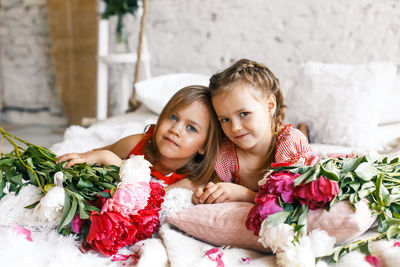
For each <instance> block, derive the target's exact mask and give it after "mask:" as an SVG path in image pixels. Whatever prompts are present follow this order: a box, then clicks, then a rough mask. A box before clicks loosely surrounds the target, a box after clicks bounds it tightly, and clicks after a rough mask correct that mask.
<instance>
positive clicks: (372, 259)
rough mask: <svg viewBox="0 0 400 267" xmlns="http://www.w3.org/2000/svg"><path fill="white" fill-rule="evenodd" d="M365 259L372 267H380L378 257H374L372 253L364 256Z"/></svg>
mask: <svg viewBox="0 0 400 267" xmlns="http://www.w3.org/2000/svg"><path fill="white" fill-rule="evenodd" d="M365 260H366V261H367V262H369V263H370V264H371V265H372V266H374V267H380V265H379V260H378V258H376V257H374V256H372V255H367V256H365Z"/></svg>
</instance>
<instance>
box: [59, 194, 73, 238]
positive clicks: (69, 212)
mask: <svg viewBox="0 0 400 267" xmlns="http://www.w3.org/2000/svg"><path fill="white" fill-rule="evenodd" d="M71 198H72V204H71ZM77 204H78V201H77V199H76V198H75V197H73V196H72V197H70V196H69V193H68V192H66V193H65V204H64V213H63V216H62V218H61V221H60V224H59V226H58V232H60V231H61V229H62V228H64V226H66V225H67V224H68V223H70V221H71V220H72V219H73V218H74V216H75V213H76V208H77Z"/></svg>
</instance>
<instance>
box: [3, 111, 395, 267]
mask: <svg viewBox="0 0 400 267" xmlns="http://www.w3.org/2000/svg"><path fill="white" fill-rule="evenodd" d="M156 119H157V116H156V115H155V114H150V115H149V111H148V110H147V109H146V108H144V107H143V108H141V109H139V110H138V111H137V112H135V113H132V114H128V115H122V116H120V117H116V118H112V119H109V120H106V121H103V122H99V123H96V124H95V125H93V126H91V127H90V128H87V129H85V128H83V127H80V126H72V127H70V128H68V129H67V131H66V132H65V136H64V141H63V142H61V143H58V144H56V145H54V146H52V147H50V149H51V150H52V151H54V152H55V153H56V154H58V155H60V154H63V153H67V152H83V151H87V150H90V149H93V148H96V147H101V146H104V145H108V144H110V143H113V142H115V141H116V140H118V139H120V138H122V137H124V136H127V135H130V134H134V133H139V132H143V130H144V128H145V126H146V125H148V124H151V123H155V122H156ZM315 147H317V148H318V150H320V151H323V150H324V146H323V145H322V146H318V145H316V146H315ZM325 149H327V147H325ZM334 149H335V147H331V146H329V150H333V151H335V150H334ZM336 152H343V150H342V149H341V150H340V151H336ZM383 154H385V155H389V156H391V157H394V156H400V138H397V139H395V140H393V141H392V142H391V143H388V144H387V145H386V146H384V147H382V148H381V150H380V151H374V152H373V153H372V155H375V157H377V156H383ZM174 192H175V193H174ZM189 194H190V193H188V192H186V193H182V191H180V192H178V191H177V190H171V193H169V194H168V195H167V196H166V201H165V204H163V210H162V212H161V219H163V218H164V217H165V215H166V214H168V213H171V212H176V211H178V210H181V209H183V208H185V207H188V206H190V205H191V204H190V195H189ZM39 198H40V190H39V189H38V188H36V187H34V186H31V185H29V186H27V187H25V188H24V189H23V190H21V192H20V194H19V195H18V196H15V195H14V194H13V193H12V194H9V195H7V196H5V197H4V198H3V199H2V200H1V201H0V237H1V238H0V261H1V264H0V265H1V266H13V267H16V266H122V265H124V262H113V261H111V260H110V259H109V258H107V257H104V256H102V255H101V254H99V253H96V252H93V251H92V252H88V253H85V254H83V253H81V252H80V250H79V247H80V242H79V241H78V240H77V238H76V237H75V236H72V235H71V236H67V237H64V236H61V235H59V234H58V233H56V230H55V229H49V228H47V227H46V226H45V225H42V224H39V223H37V222H35V221H33V220H32V217H31V211H30V210H27V209H24V206H26V205H28V204H31V203H33V202H35V201H36V200H37V199H39ZM13 223H17V224H19V225H21V226H24V227H26V228H28V229H29V230H31V231H32V239H33V241H28V240H26V239H25V238H24V237H23V236H22V235H17V234H16V232H15V231H14V230H13V229H12V228H13ZM211 248H213V246H212V245H210V244H207V243H204V242H201V241H199V240H196V239H194V238H192V237H190V236H188V235H186V234H184V233H182V232H180V231H178V230H176V229H174V228H173V227H171V226H170V225H168V224H163V225H162V227H161V229H160V232H159V234H157V235H156V236H155V237H153V238H151V239H148V240H145V241H142V242H139V243H138V244H136V245H134V246H131V247H129V248H124V249H122V250H121V251H120V253H122V254H133V253H135V252H137V251H139V255H140V259H139V261H138V262H137V264H136V266H138V267H144V266H146V267H147V266H152V267H158V266H160V267H165V266H171V267H187V266H193V267H200V266H207V267H208V266H210V267H211V266H212V267H214V266H217V263H216V262H215V261H212V260H210V259H209V258H208V257H207V256H205V252H206V251H208V250H209V249H211ZM222 252H223V256H222V260H223V262H224V263H225V266H229V267H231V266H274V261H275V257H274V256H271V255H263V254H260V253H257V252H254V251H250V250H244V249H237V248H223V249H222ZM246 257H249V258H250V262H249V263H248V264H247V263H245V262H243V261H242V258H246ZM351 257H353V258H351ZM359 259H360V255H359V254H357V253H350V254H349V255H348V256H346V257H344V259H343V260H342V263H339V264H337V265H336V266H357V267H361V266H363V265H362V263H360V260H359ZM125 264H127V265H129V264H132V262H131V261H128V262H125ZM365 264H367V263H365ZM365 266H366V265H365Z"/></svg>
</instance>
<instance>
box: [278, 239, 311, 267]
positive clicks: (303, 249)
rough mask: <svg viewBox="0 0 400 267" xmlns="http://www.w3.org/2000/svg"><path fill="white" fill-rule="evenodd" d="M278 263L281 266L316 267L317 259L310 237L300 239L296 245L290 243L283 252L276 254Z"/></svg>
mask: <svg viewBox="0 0 400 267" xmlns="http://www.w3.org/2000/svg"><path fill="white" fill-rule="evenodd" d="M276 263H277V264H278V265H279V266H291V267H314V266H315V257H314V253H313V252H312V250H311V242H310V239H309V238H308V236H303V237H300V238H299V243H296V244H293V243H292V242H289V243H288V245H287V247H285V248H283V251H282V252H279V253H277V254H276Z"/></svg>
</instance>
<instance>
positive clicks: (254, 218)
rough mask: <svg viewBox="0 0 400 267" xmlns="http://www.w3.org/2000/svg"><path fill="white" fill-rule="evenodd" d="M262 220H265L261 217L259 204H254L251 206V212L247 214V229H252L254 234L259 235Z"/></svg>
mask: <svg viewBox="0 0 400 267" xmlns="http://www.w3.org/2000/svg"><path fill="white" fill-rule="evenodd" d="M262 222H263V219H262V218H261V216H260V213H258V210H257V206H256V205H254V206H253V207H252V208H251V210H250V212H249V214H248V215H247V219H246V227H247V229H249V230H250V231H252V232H253V234H255V235H256V236H258V234H259V232H260V227H261V223H262Z"/></svg>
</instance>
